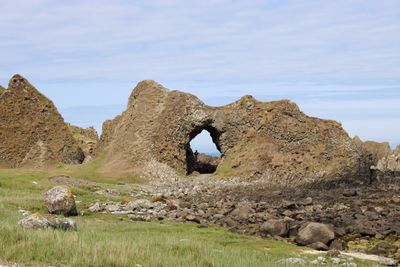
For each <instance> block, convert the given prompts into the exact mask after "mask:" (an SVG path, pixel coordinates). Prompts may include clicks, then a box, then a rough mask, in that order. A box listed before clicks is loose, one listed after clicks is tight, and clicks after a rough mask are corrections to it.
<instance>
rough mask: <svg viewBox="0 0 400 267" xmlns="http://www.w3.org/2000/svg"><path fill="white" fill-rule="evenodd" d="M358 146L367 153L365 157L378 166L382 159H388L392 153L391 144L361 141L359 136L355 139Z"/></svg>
mask: <svg viewBox="0 0 400 267" xmlns="http://www.w3.org/2000/svg"><path fill="white" fill-rule="evenodd" d="M353 140H354V142H355V143H356V145H358V146H359V147H360V148H361V149H363V150H364V151H365V155H366V156H367V157H368V158H369V160H370V161H371V164H373V165H376V164H377V163H378V161H379V160H380V159H381V158H384V157H387V156H389V155H390V154H391V153H392V149H391V148H390V144H389V142H382V143H379V142H375V141H365V142H363V141H361V139H360V138H359V137H358V136H355V137H354V138H353Z"/></svg>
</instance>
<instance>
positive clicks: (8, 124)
mask: <svg viewBox="0 0 400 267" xmlns="http://www.w3.org/2000/svg"><path fill="white" fill-rule="evenodd" d="M0 125H2V127H0V139H1V142H0V155H1V157H0V167H6V168H16V167H27V168H30V167H35V168H36V167H38V168H42V167H46V166H47V165H52V164H54V163H56V162H61V163H66V164H76V163H81V162H82V161H83V159H84V155H83V152H82V149H81V148H80V147H79V145H78V144H77V142H76V141H75V139H74V138H73V136H72V134H71V132H70V130H69V129H68V126H67V125H66V123H65V122H64V119H63V118H62V117H61V115H60V114H59V113H58V111H57V109H56V107H55V106H54V104H53V102H51V101H50V100H49V99H47V98H46V97H45V96H44V95H42V94H41V93H40V92H39V91H38V90H37V89H36V88H34V87H33V86H32V85H31V84H30V83H29V82H28V81H27V80H26V79H25V78H23V77H22V76H20V75H14V76H13V77H12V78H11V80H10V82H9V85H8V89H7V90H4V91H3V93H1V95H0Z"/></svg>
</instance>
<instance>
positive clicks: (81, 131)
mask: <svg viewBox="0 0 400 267" xmlns="http://www.w3.org/2000/svg"><path fill="white" fill-rule="evenodd" d="M67 125H68V127H69V129H70V130H71V132H72V136H73V137H74V139H75V140H76V142H77V143H78V145H79V147H80V148H81V149H82V151H83V154H84V155H85V162H88V161H90V160H91V159H93V158H94V156H95V152H96V147H97V145H98V142H99V136H98V134H97V132H96V129H95V128H94V127H88V128H80V127H78V126H74V125H72V124H69V123H67Z"/></svg>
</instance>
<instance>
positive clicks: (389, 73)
mask: <svg viewBox="0 0 400 267" xmlns="http://www.w3.org/2000/svg"><path fill="white" fill-rule="evenodd" d="M0 40H1V41H0V84H2V85H6V84H7V82H8V79H9V78H10V77H11V76H12V75H13V74H15V73H20V74H22V75H23V76H25V77H26V78H28V79H29V80H30V81H31V82H32V83H33V84H34V85H35V86H36V87H37V88H38V89H40V90H41V91H42V92H43V93H44V94H45V95H47V96H48V97H50V98H51V99H52V100H53V101H54V102H55V104H56V105H57V107H58V108H59V110H60V112H61V113H62V115H63V116H64V118H65V119H66V120H67V121H70V122H72V123H74V124H77V125H80V126H89V125H95V126H96V128H98V129H100V128H101V123H102V122H103V121H104V120H105V119H109V118H112V117H114V116H115V115H117V114H119V113H121V112H122V111H123V110H124V109H125V106H126V102H127V98H128V96H129V94H130V92H131V90H132V88H133V87H134V86H135V84H136V83H137V82H139V81H140V80H143V79H154V80H156V81H158V82H160V83H161V84H163V85H164V86H166V87H168V88H172V89H181V90H184V91H187V92H191V93H194V94H196V95H198V96H199V97H200V98H201V99H202V100H203V101H204V102H205V103H207V104H210V105H222V104H226V103H229V102H231V101H234V100H236V99H237V98H239V97H240V96H242V95H244V94H251V95H253V96H255V97H256V98H258V99H260V100H265V101H269V100H275V99H282V98H286V99H290V100H292V101H295V102H296V103H297V104H298V105H299V106H300V108H301V109H302V110H303V111H304V112H306V113H307V114H310V115H312V116H318V117H322V118H328V119H334V120H338V121H340V122H342V124H343V127H344V128H345V129H346V130H347V131H348V132H349V133H350V135H352V136H353V135H355V134H357V135H359V136H360V137H361V138H362V139H364V140H366V139H372V140H377V141H384V140H388V141H390V142H391V144H392V145H393V146H394V145H396V144H399V143H400V108H399V106H400V1H398V0H379V1H376V0H336V1H322V0H318V1H317V0H307V1H300V0H292V1H290V0H287V1H284V0H270V1H258V0H252V1H226V0H208V1H190V0H186V1H184V0H182V1H181V0H168V1H166V0H163V1H161V0H156V1H145V0H143V1H133V0H130V1H123V0H116V1H102V0H99V1H89V0H87V1H84V0H82V1H73V0H72V1H55V0H54V1H45V0H25V1H20V0H14V1H5V0H0ZM206 137H207V136H206V135H203V136H202V137H201V138H200V140H199V141H198V142H197V143H196V144H194V146H195V148H199V149H201V150H203V151H204V150H205V151H211V150H212V145H211V144H210V143H209V142H208V140H207V138H206Z"/></svg>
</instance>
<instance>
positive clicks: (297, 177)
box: [98, 80, 369, 186]
mask: <svg viewBox="0 0 400 267" xmlns="http://www.w3.org/2000/svg"><path fill="white" fill-rule="evenodd" d="M203 130H206V131H208V132H209V133H210V135H211V137H212V140H213V142H214V143H215V145H216V147H217V148H218V149H219V151H220V152H221V155H222V156H221V159H220V162H219V163H218V166H217V168H216V174H218V175H219V176H228V177H243V178H248V179H259V178H261V179H264V180H266V181H268V182H269V183H270V184H278V185H279V184H280V185H285V186H286V185H288V186H298V185H304V184H309V183H314V182H318V183H325V182H330V181H332V180H338V179H348V178H349V177H351V179H357V178H360V179H365V177H366V174H368V173H369V169H368V168H369V166H366V165H365V162H364V154H363V151H362V150H361V149H360V148H359V147H358V146H356V144H355V143H354V141H353V140H352V139H351V138H350V137H349V136H348V134H347V133H346V132H345V131H344V130H343V128H342V127H341V125H340V124H339V123H337V122H335V121H329V120H322V119H318V118H314V117H309V116H307V115H305V114H304V113H303V112H301V111H300V109H299V108H298V106H297V105H296V104H294V103H292V102H290V101H288V100H281V101H273V102H261V101H257V100H256V99H254V98H253V97H251V96H244V97H242V98H241V99H239V100H238V101H236V102H234V103H232V104H229V105H226V106H222V107H211V106H207V105H205V104H204V103H203V102H201V101H200V100H199V99H198V98H197V97H195V96H193V95H191V94H188V93H183V92H180V91H176V90H174V91H170V90H168V89H166V88H164V87H163V86H161V85H160V84H158V83H156V82H154V81H150V80H146V81H142V82H140V83H139V84H138V85H137V86H136V88H135V89H134V90H133V92H132V94H131V96H130V97H129V102H128V107H127V110H126V111H125V112H123V114H122V115H120V116H118V117H116V118H115V119H114V120H109V121H106V122H105V123H104V124H103V131H102V136H101V138H100V143H99V151H98V153H99V155H101V156H102V157H103V158H104V164H103V165H102V166H101V168H100V170H99V171H101V172H102V173H103V174H107V175H111V176H118V175H122V174H125V173H129V174H136V175H138V176H144V177H148V178H153V179H161V180H162V179H174V178H178V177H180V175H181V174H184V173H186V174H190V173H192V172H193V171H195V169H194V167H195V166H194V163H195V161H194V159H195V156H194V153H193V151H192V149H191V147H190V141H191V140H192V139H193V138H194V137H195V136H197V135H198V134H199V133H200V132H201V131H203Z"/></svg>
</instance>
